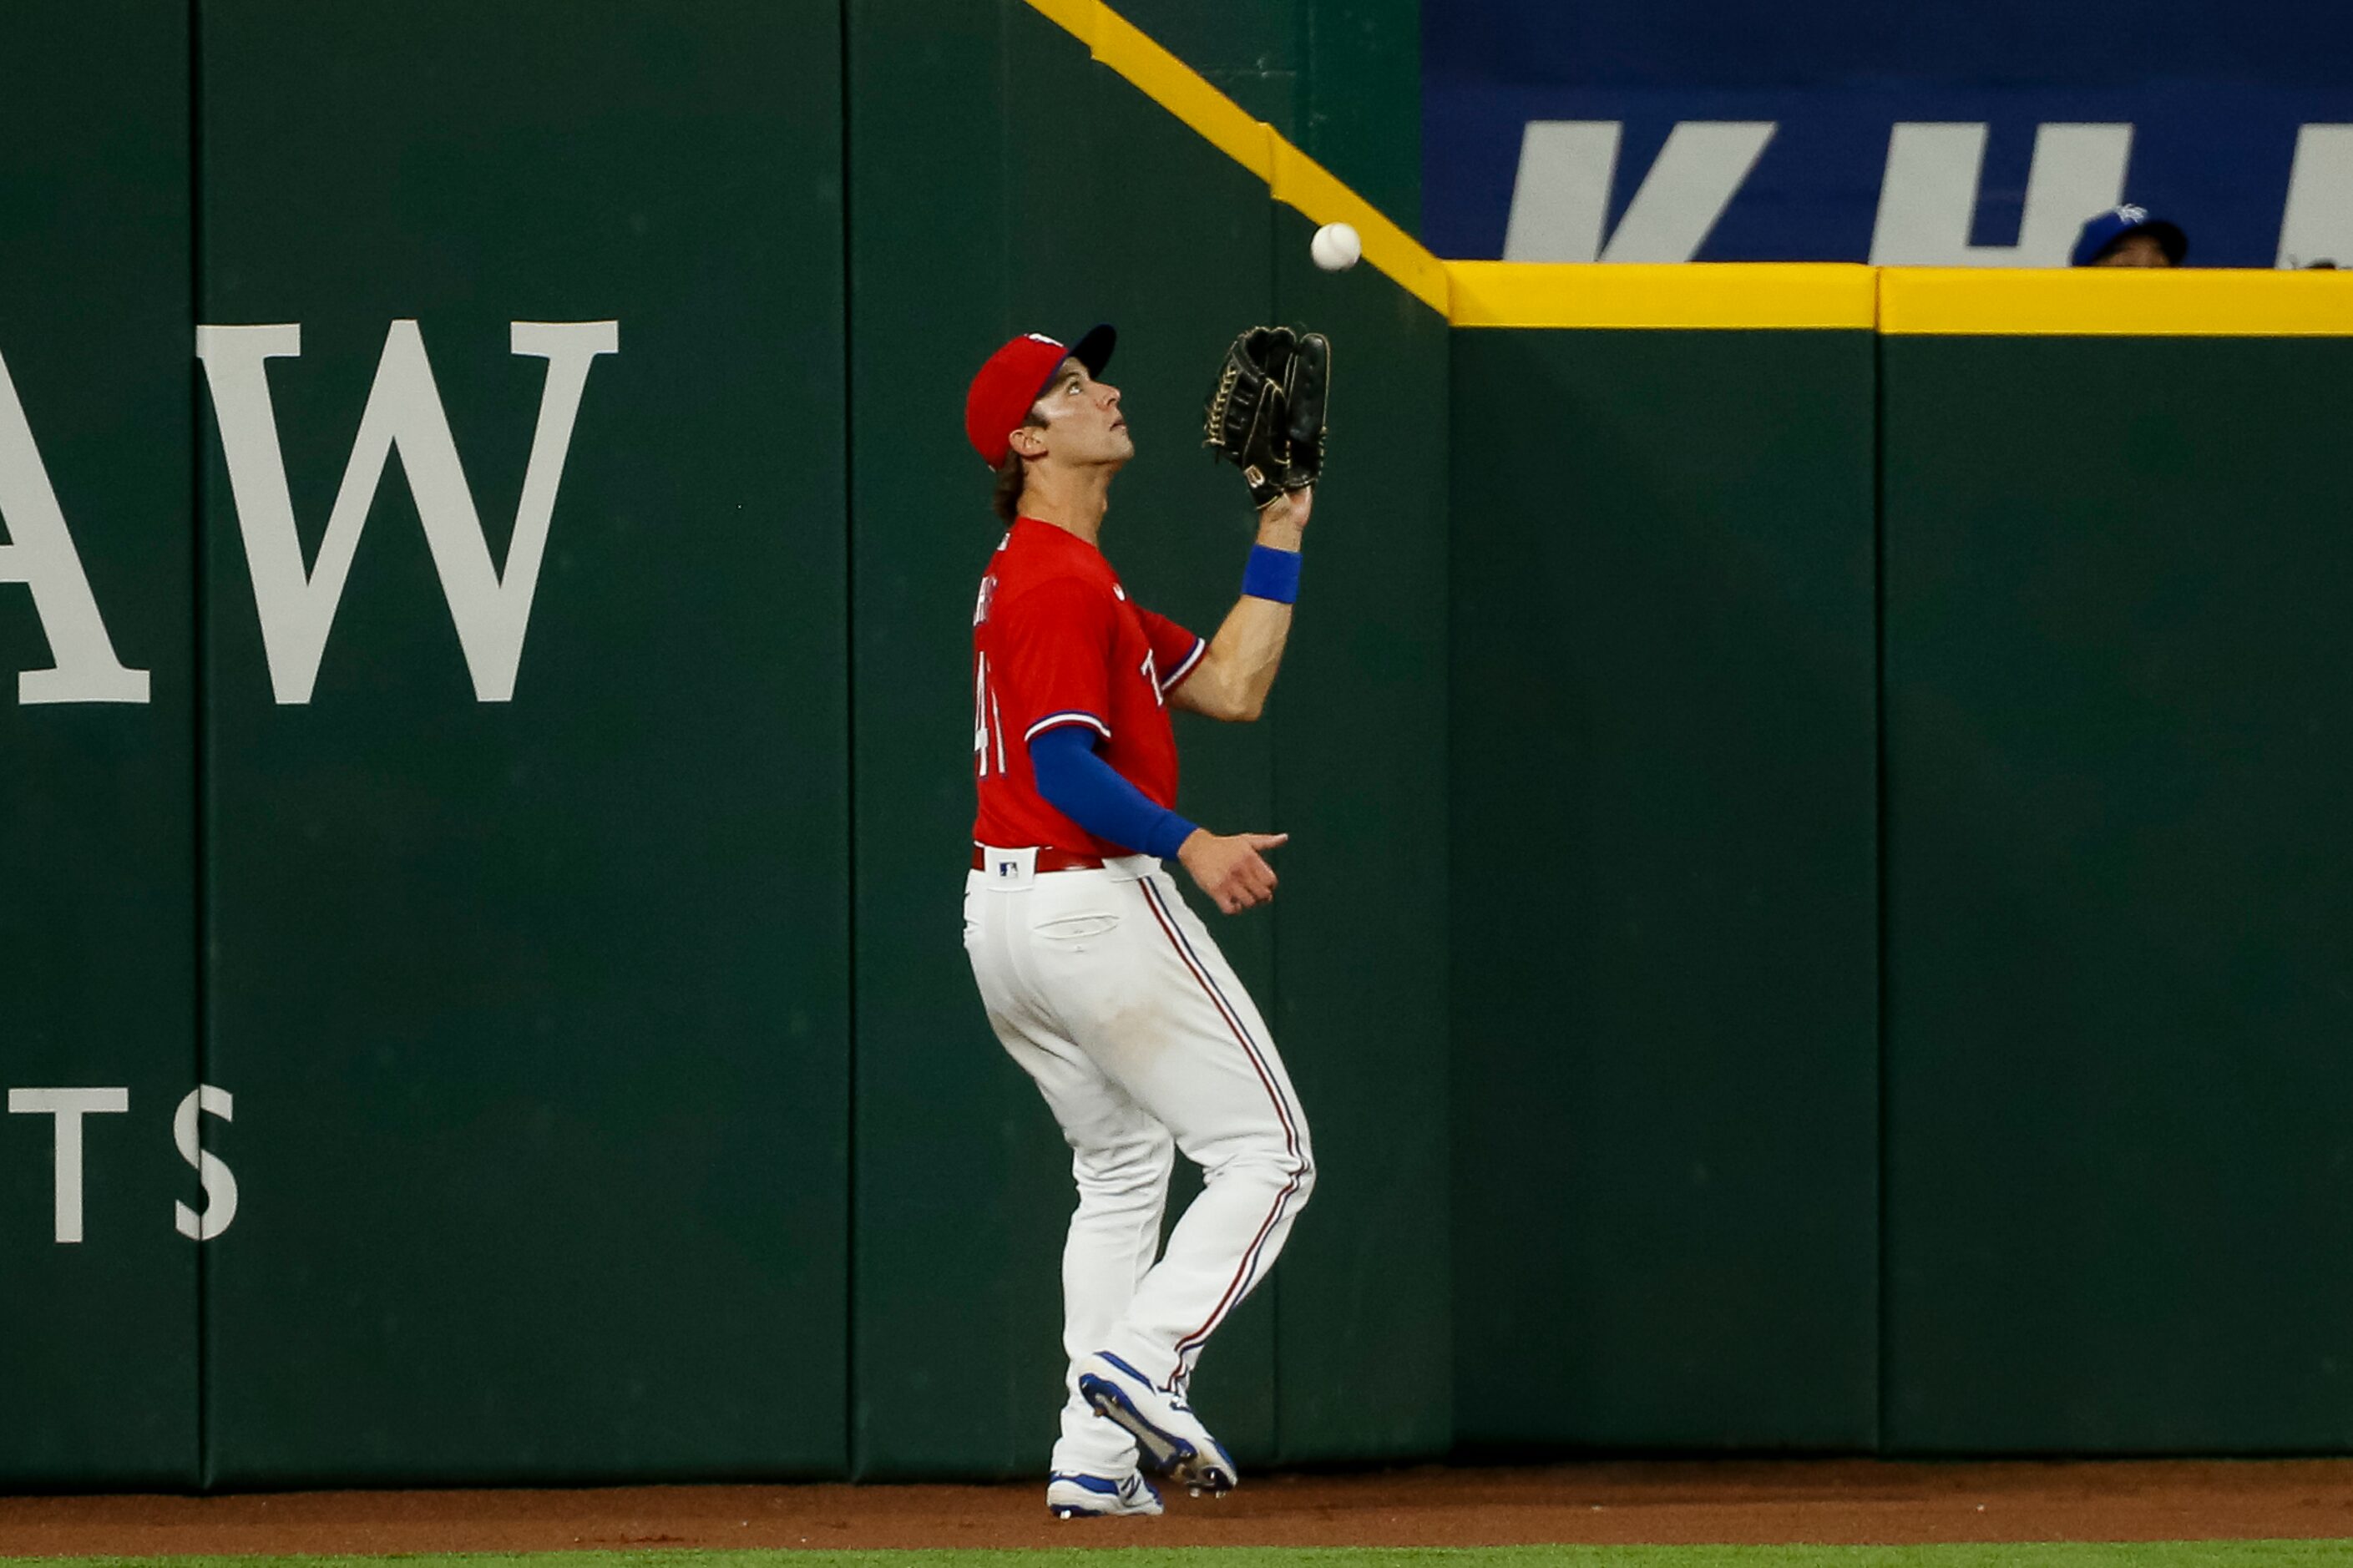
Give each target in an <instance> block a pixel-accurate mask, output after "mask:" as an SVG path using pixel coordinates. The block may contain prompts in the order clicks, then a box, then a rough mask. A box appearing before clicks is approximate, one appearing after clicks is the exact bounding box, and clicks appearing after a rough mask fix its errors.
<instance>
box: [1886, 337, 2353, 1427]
mask: <svg viewBox="0 0 2353 1568" xmlns="http://www.w3.org/2000/svg"><path fill="white" fill-rule="evenodd" d="M1883 363H1884V371H1883V374H1884V380H1885V400H1886V401H1885V434H1884V439H1885V443H1886V473H1887V484H1886V523H1885V526H1886V626H1887V671H1886V704H1887V706H1886V711H1887V846H1888V860H1887V877H1888V884H1887V885H1888V909H1887V920H1888V936H1889V947H1888V1036H1887V1060H1888V1134H1889V1142H1888V1151H1889V1184H1888V1194H1887V1195H1888V1232H1889V1250H1888V1347H1887V1348H1888V1363H1887V1367H1888V1381H1887V1389H1886V1422H1887V1439H1888V1442H1889V1444H1890V1445H1891V1447H1896V1448H1900V1449H1902V1450H1905V1451H1908V1452H1948V1451H1956V1450H1973V1451H1988V1450H1992V1451H2011V1452H2017V1451H2038V1450H2052V1451H2057V1450H2070V1451H2089V1452H2104V1453H2115V1452H2124V1451H2136V1450H2137V1451H2164V1450H2188V1451H2212V1452H2256V1451H2263V1450H2313V1451H2316V1450H2338V1449H2343V1448H2344V1447H2347V1446H2348V1443H2353V1398H2348V1391H2353V1312H2349V1311H2348V1303H2353V1253H2348V1249H2347V1248H2346V1247H2345V1246H2344V1243H2343V1238H2344V1237H2345V1236H2346V1234H2347V1232H2348V1226H2353V1189H2348V1185H2347V1183H2346V1181H2345V1171H2346V1164H2347V1161H2348V1154H2349V1153H2353V1136H2348V1132H2347V1131H2346V1119H2345V1115H2344V1108H2345V1107H2346V1106H2347V1105H2348V1103H2353V1058H2348V1055H2347V1053H2346V1050H2345V1048H2344V1046H2345V1041H2346V1039H2347V1038H2348V1030H2353V990H2348V986H2347V981H2346V976H2347V963H2346V951H2347V947H2346V942H2347V933H2348V931H2353V890H2348V889H2353V837H2348V835H2347V834H2346V833H2345V832H2343V831H2342V830H2341V828H2340V827H2339V826H2338V824H2339V823H2340V821H2341V819H2342V817H2343V815H2344V806H2345V802H2346V800H2347V799H2348V791H2353V730H2348V720H2347V711H2348V710H2347V704H2346V684H2345V673H2344V672H2345V668H2346V665H2347V661H2348V658H2353V532H2348V528H2347V515H2346V506H2345V497H2344V488H2343V484H2342V482H2341V477H2340V475H2339V473H2338V472H2337V466H2336V463H2335V459H2334V456H2333V455H2334V454H2336V453H2337V452H2338V451H2339V450H2341V447H2342V445H2343V440H2344V408H2343V403H2344V398H2343V393H2344V388H2345V386H2346V384H2347V380H2348V374H2353V342H2348V341H2346V340H2343V339H2337V340H2329V341H2321V342H2262V341H2238V342H2201V341H2197V340H2173V341H2128V340H2127V341H2089V340H2071V339H2043V340H2035V341H2011V342H1998V341H1994V342H1989V341H1976V340H1948V339H1915V338H1905V339H1891V340H1889V341H1888V342H1886V344H1885V346H1884V349H1883Z"/></svg>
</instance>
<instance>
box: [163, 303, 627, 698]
mask: <svg viewBox="0 0 2353 1568" xmlns="http://www.w3.org/2000/svg"><path fill="white" fill-rule="evenodd" d="M510 346H511V349H512V352H513V353H517V354H525V355H531V356H533V357H536V358H539V359H543V360H545V361H547V382H546V384H545V386H544V387H543V390H542V391H541V393H540V398H539V426H538V428H537V429H536V430H534V431H533V433H532V438H531V458H530V462H529V464H528V466H527V467H526V468H524V470H523V481H522V504H521V506H520V507H519V509H518V510H517V511H516V513H515V525H514V534H513V537H512V540H511V542H509V543H508V546H507V561H506V569H505V571H503V572H501V571H500V570H499V569H498V568H497V567H495V566H493V565H492V564H491V548H490V543H489V542H488V541H487V540H486V539H485V538H484V537H483V535H482V524H481V519H480V515H479V514H478V513H477V512H476V511H475V510H474V497H473V492H472V491H471V490H470V489H468V488H467V486H466V474H465V469H464V468H463V467H462V466H461V465H460V464H459V460H458V443H457V441H456V439H455V438H454V437H451V435H450V434H449V419H448V415H447V413H445V412H444V411H443V409H442V406H441V395H440V393H439V391H438V389H437V388H436V387H435V386H434V384H433V367H432V365H431V364H430V363H428V362H427V360H426V357H425V339H424V338H423V336H422V335H421V334H419V333H418V331H417V323H416V322H415V321H395V322H393V323H392V331H390V333H388V334H387V335H386V336H385V341H384V357H383V359H381V360H380V361H378V362H377V364H376V370H375V385H374V386H373V387H371V388H370V389H369V391H368V400H367V408H366V410H365V411H364V413H362V414H361V416H360V431H359V439H358V440H357V441H356V442H355V443H354V444H353V447H352V456H351V461H350V463H349V464H348V465H347V466H346V467H345V468H344V469H343V485H342V488H341V489H338V490H337V491H336V492H335V505H334V510H332V511H331V512H330V513H328V516H327V532H326V537H325V538H324V539H322V541H321V542H320V544H319V557H318V560H317V562H316V563H314V564H313V565H312V566H311V568H310V569H309V570H308V571H305V570H304V569H303V565H302V545H301V538H300V536H299V535H298V534H297V533H296V531H295V528H294V502H293V498H292V496H291V495H290V492H289V491H288V489H287V485H286V458H285V453H284V452H283V451H282V450H281V449H280V446H279V439H278V419H277V416H276V414H275V413H274V412H273V411H272V409H271V407H270V403H269V374H268V369H267V365H266V363H265V362H267V361H269V360H273V359H293V358H296V357H299V356H300V355H301V353H302V329H301V327H300V326H299V325H286V326H266V327H198V328H197V329H196V357H197V358H198V359H201V360H203V361H204V362H205V381H206V384H207V385H209V386H210V387H211V388H212V395H213V407H214V409H215V411H216V415H217V416H218V418H219V422H220V433H221V448H222V454H223V456H224V457H225V458H227V462H228V479H229V490H230V493H231V495H232V496H233V497H234V498H235V500H236V503H237V529H238V531H240V532H241V533H242V534H243V535H244V536H245V559H246V564H247V567H248V569H249V570H250V571H251V573H252V574H253V598H254V604H255V605H256V606H257V607H258V608H259V612H260V615H261V641H262V647H264V648H265V649H266V650H267V652H268V654H269V685H270V689H271V690H272V691H273V692H275V693H276V695H277V698H278V700H279V701H280V702H308V701H309V700H311V687H312V686H313V685H314V684H315V683H316V681H317V680H318V678H319V660H320V658H321V657H322V655H323V654H324V653H325V652H326V648H327V633H328V630H329V628H331V627H332V626H333V625H334V620H335V606H336V605H338V604H339V603H341V602H342V600H343V581H344V579H345V578H346V577H347V576H348V575H349V574H350V573H351V568H352V554H353V551H355V550H356V549H357V548H358V547H359V542H360V527H361V525H362V524H363V523H364V522H365V521H367V514H368V508H369V506H370V505H371V504H372V503H373V502H374V501H375V492H376V486H377V485H378V483H379V482H380V481H381V480H382V479H383V478H384V468H385V463H386V462H388V461H389V460H390V458H391V457H392V452H393V449H394V448H395V447H398V448H399V450H400V465H401V468H402V470H403V471H404V472H406V474H407V476H408V485H409V489H410V490H411V491H413V492H414V493H415V495H416V498H417V517H418V519H419V520H420V521H422V522H423V523H424V525H425V542H426V544H427V547H429V548H430V549H431V551H432V552H433V565H434V569H435V570H436V571H437V572H438V573H439V574H440V577H441V592H442V594H443V595H444V596H445V597H447V598H448V601H449V618H450V619H451V620H452V621H454V622H456V623H457V627H458V641H459V646H460V647H463V648H464V650H465V655H466V669H467V673H469V674H470V675H471V676H472V677H473V680H474V695H475V697H476V698H477V699H478V700H481V701H484V702H505V701H508V700H511V699H512V697H513V696H514V684H515V670H516V668H517V667H518V666H520V665H521V664H522V641H523V633H524V631H525V629H526V628H527V626H528V625H529V623H530V620H531V600H532V595H533V591H534V590H535V589H536V588H537V587H538V584H539V565H540V560H541V558H542V556H543V553H544V552H545V551H546V548H547V528H548V522H549V520H550V519H551V518H552V517H553V516H554V512H555V489H556V485H557V483H558V481H560V480H561V479H563V477H564V459H565V454H566V453H567V452H568V451H569V450H570V449H571V446H572V426H573V423H574V421H575V419H576V418H577V416H578V415H579V413H580V395H581V393H582V391H583V390H584V389H585V388H586V385H587V384H588V370H589V366H590V364H591V363H592V362H593V361H594V360H595V359H596V356H597V355H598V354H609V353H619V352H620V347H621V328H620V323H619V322H617V321H516V322H514V323H513V324H512V342H511V344H510Z"/></svg>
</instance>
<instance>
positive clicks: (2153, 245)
mask: <svg viewBox="0 0 2353 1568" xmlns="http://www.w3.org/2000/svg"><path fill="white" fill-rule="evenodd" d="M2092 265H2093V266H2094V267H2170V266H2172V265H2173V258H2171V257H2169V256H2168V255H2166V254H2165V247H2164V246H2162V245H2160V244H2158V238H2157V236H2155V235H2153V234H2146V233H2143V234H2128V235H2126V236H2125V237H2123V238H2122V239H2120V240H2118V241H2116V247H2115V248H2114V249H2112V250H2110V251H2109V252H2108V253H2107V254H2106V255H2105V256H2103V257H2101V258H2099V259H2098V260H2097V261H2094V263H2092Z"/></svg>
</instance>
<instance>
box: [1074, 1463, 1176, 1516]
mask: <svg viewBox="0 0 2353 1568" xmlns="http://www.w3.org/2000/svg"><path fill="white" fill-rule="evenodd" d="M1046 1511H1047V1512H1049V1513H1050V1514H1052V1515H1053V1516H1054V1517H1055V1518H1056V1519H1107V1518H1110V1517H1112V1516H1113V1515H1116V1514H1131V1513H1158V1512H1159V1511H1160V1492H1159V1489H1157V1488H1155V1486H1154V1485H1153V1484H1152V1483H1151V1482H1150V1481H1147V1480H1145V1479H1144V1478H1143V1477H1142V1476H1140V1475H1138V1474H1136V1473H1135V1472H1134V1470H1130V1471H1128V1472H1127V1474H1125V1475H1124V1476H1122V1477H1121V1478H1120V1479H1117V1480H1113V1479H1111V1478H1110V1477H1109V1476H1082V1475H1079V1474H1077V1473H1076V1472H1074V1471H1071V1470H1056V1471H1055V1472H1054V1473H1053V1474H1052V1475H1051V1476H1049V1477H1048V1478H1047V1479H1046Z"/></svg>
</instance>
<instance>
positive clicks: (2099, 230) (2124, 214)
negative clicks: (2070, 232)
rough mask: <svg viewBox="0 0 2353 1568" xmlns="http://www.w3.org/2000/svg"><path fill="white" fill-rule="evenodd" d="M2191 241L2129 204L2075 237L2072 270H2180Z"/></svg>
mask: <svg viewBox="0 0 2353 1568" xmlns="http://www.w3.org/2000/svg"><path fill="white" fill-rule="evenodd" d="M2187 255H2189V237H2187V236H2185V235H2184V234H2183V233H2182V232H2181V230H2180V228H2179V226H2177V225H2174V224H2169V223H2168V222H2166V221H2165V220H2164V219H2163V218H2161V217H2151V216H2148V209H2147V207H2137V206H2134V205H2132V204H2130V203H2129V202H2127V203H2126V205H2123V206H2120V207H2110V208H2109V209H2108V210H2107V211H2105V212H2104V213H2102V214H2101V215H2100V216H2097V217H2095V218H2094V219H2092V220H2091V222H2089V223H2087V224H2085V225H2084V232H2083V233H2082V234H2080V235H2078V236H2076V237H2075V250H2074V253H2073V255H2071V256H2070V257H2068V258H2067V265H2068V266H2070V267H2179V266H2180V265H2181V258H2183V257H2185V256H2187Z"/></svg>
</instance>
